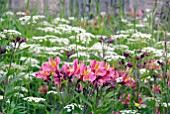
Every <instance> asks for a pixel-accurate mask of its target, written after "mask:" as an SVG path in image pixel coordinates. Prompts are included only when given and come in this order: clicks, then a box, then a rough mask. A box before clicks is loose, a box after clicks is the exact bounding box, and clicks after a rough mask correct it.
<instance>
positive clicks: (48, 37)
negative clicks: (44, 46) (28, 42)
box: [32, 35, 70, 45]
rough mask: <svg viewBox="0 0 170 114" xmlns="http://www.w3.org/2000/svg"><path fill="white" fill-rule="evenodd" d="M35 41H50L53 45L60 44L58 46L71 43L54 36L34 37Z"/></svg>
mask: <svg viewBox="0 0 170 114" xmlns="http://www.w3.org/2000/svg"><path fill="white" fill-rule="evenodd" d="M32 39H33V41H35V40H38V41H39V42H43V41H50V42H51V43H56V42H58V44H61V45H63V44H65V45H68V44H69V43H70V41H69V40H68V39H66V38H59V37H56V36H53V35H46V36H33V37H32Z"/></svg>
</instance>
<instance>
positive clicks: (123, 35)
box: [111, 34, 129, 39]
mask: <svg viewBox="0 0 170 114" xmlns="http://www.w3.org/2000/svg"><path fill="white" fill-rule="evenodd" d="M128 36H129V35H125V34H119V35H113V36H111V37H112V38H113V39H122V38H125V39H126V38H127V37H128Z"/></svg>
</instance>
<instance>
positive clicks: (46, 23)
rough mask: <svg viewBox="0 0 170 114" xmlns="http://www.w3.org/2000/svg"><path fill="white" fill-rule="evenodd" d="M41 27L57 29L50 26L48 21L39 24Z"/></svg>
mask: <svg viewBox="0 0 170 114" xmlns="http://www.w3.org/2000/svg"><path fill="white" fill-rule="evenodd" d="M39 25H42V26H46V27H55V26H54V25H52V24H50V23H49V22H47V21H42V22H40V23H39Z"/></svg>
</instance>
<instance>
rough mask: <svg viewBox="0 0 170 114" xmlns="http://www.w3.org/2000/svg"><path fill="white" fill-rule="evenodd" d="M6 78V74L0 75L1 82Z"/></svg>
mask: <svg viewBox="0 0 170 114" xmlns="http://www.w3.org/2000/svg"><path fill="white" fill-rule="evenodd" d="M5 78H6V74H5V75H3V76H1V77H0V83H1V82H2V81H3V80H5Z"/></svg>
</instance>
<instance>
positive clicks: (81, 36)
mask: <svg viewBox="0 0 170 114" xmlns="http://www.w3.org/2000/svg"><path fill="white" fill-rule="evenodd" d="M91 38H95V36H94V35H93V34H91V33H78V34H77V35H76V36H70V37H69V39H72V40H73V39H74V40H76V41H77V42H81V43H83V44H89V43H90V42H91Z"/></svg>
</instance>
